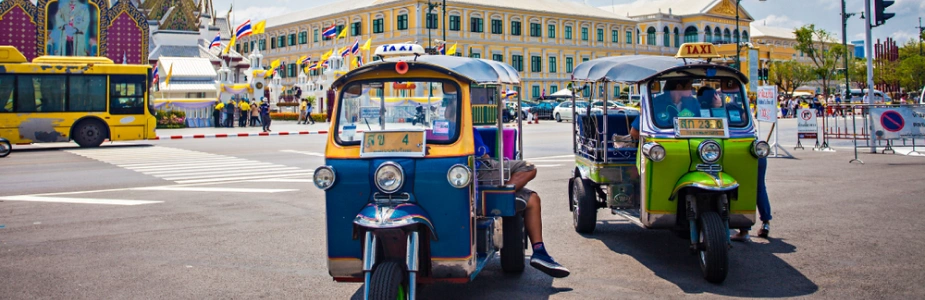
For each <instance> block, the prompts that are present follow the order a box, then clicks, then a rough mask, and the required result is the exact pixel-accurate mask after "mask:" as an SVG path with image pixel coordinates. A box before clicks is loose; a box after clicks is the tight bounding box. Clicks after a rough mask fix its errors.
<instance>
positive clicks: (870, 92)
mask: <svg viewBox="0 0 925 300" xmlns="http://www.w3.org/2000/svg"><path fill="white" fill-rule="evenodd" d="M870 1H871V0H864V15H866V16H867V19H865V20H864V48H865V49H864V51H865V52H867V103H866V104H871V103H873V101H874V58H873V56H874V53H873V52H874V51H873V50H874V49H873V48H874V43H873V42H872V41H871V38H870V29H871V24H870V22H871V21H873V19H874V18H873V17H874V15H872V14H871V13H870ZM868 116H870V114H868ZM868 126H869V127H870V128H869V130H870V131H868V132H870V133H871V134H870V153H877V140H876V137H877V136H876V135H875V134H873V128H874V124H873V119H871V120H870V121H869V122H868Z"/></svg>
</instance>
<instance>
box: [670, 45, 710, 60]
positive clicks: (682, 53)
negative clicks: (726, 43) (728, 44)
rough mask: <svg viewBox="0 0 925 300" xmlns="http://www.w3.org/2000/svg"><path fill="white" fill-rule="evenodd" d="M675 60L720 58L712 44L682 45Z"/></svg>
mask: <svg viewBox="0 0 925 300" xmlns="http://www.w3.org/2000/svg"><path fill="white" fill-rule="evenodd" d="M674 57H675V58H720V56H719V52H716V47H714V46H713V44H712V43H684V44H681V47H680V48H678V54H677V55H675V56H674Z"/></svg>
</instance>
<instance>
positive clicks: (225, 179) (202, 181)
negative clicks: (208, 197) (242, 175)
mask: <svg viewBox="0 0 925 300" xmlns="http://www.w3.org/2000/svg"><path fill="white" fill-rule="evenodd" d="M303 175H312V174H311V173H310V172H309V173H308V174H292V175H280V174H275V175H267V176H254V177H251V178H249V179H248V180H229V179H228V178H212V179H195V180H181V181H177V183H179V184H191V183H206V182H227V183H232V182H242V181H250V180H253V179H265V178H276V177H297V176H303Z"/></svg>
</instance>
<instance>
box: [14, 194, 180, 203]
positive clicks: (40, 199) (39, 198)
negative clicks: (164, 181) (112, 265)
mask: <svg viewBox="0 0 925 300" xmlns="http://www.w3.org/2000/svg"><path fill="white" fill-rule="evenodd" d="M0 200H5V201H28V202H51V203H79V204H108V205H141V204H154V203H164V201H146V200H122V199H94V198H65V197H48V196H36V195H23V196H7V197H0Z"/></svg>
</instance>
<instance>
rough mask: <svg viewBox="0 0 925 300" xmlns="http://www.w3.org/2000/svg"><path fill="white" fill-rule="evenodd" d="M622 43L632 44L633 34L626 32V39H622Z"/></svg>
mask: <svg viewBox="0 0 925 300" xmlns="http://www.w3.org/2000/svg"><path fill="white" fill-rule="evenodd" d="M623 42H624V43H626V44H632V43H633V32H632V31H629V30H627V31H626V39H624V40H623Z"/></svg>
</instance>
